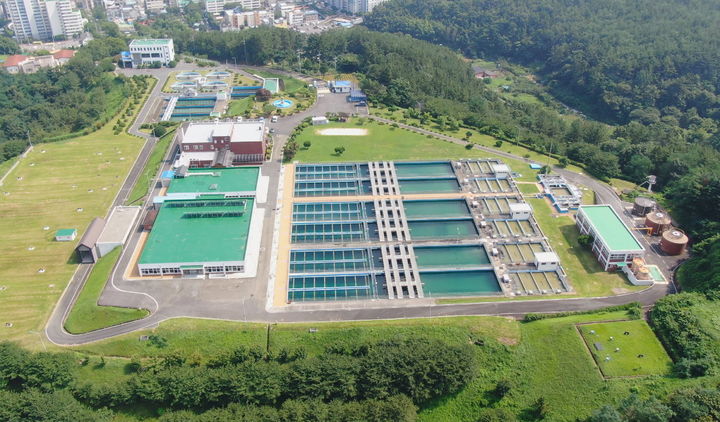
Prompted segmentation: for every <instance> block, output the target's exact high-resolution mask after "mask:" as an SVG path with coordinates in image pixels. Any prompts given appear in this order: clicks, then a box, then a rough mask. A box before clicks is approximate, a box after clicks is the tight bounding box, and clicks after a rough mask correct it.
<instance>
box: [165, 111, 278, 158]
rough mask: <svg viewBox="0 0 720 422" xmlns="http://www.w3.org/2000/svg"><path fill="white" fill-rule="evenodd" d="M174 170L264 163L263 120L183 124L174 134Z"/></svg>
mask: <svg viewBox="0 0 720 422" xmlns="http://www.w3.org/2000/svg"><path fill="white" fill-rule="evenodd" d="M177 142H178V144H179V145H180V151H181V154H180V158H179V159H178V160H177V161H176V162H175V167H180V166H182V165H185V166H187V167H190V168H197V167H232V166H238V165H243V164H257V163H261V162H263V161H264V160H265V147H266V144H265V121H264V120H246V121H241V122H239V121H215V122H195V123H189V124H186V125H184V126H183V127H182V128H181V129H180V130H179V131H178V134H177Z"/></svg>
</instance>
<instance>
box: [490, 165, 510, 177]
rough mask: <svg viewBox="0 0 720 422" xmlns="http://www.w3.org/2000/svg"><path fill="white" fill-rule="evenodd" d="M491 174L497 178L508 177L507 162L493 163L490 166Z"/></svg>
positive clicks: (508, 168)
mask: <svg viewBox="0 0 720 422" xmlns="http://www.w3.org/2000/svg"><path fill="white" fill-rule="evenodd" d="M491 168H492V172H493V174H495V177H496V178H498V179H507V178H508V177H510V167H508V165H507V164H499V163H498V164H493V165H492V166H491Z"/></svg>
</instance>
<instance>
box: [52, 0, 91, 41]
mask: <svg viewBox="0 0 720 422" xmlns="http://www.w3.org/2000/svg"><path fill="white" fill-rule="evenodd" d="M45 8H46V10H47V15H48V21H49V22H50V30H51V31H52V36H54V37H57V36H58V35H64V36H65V37H66V38H72V37H74V36H75V35H77V34H80V33H81V32H82V31H83V25H84V24H85V21H84V20H83V18H82V14H81V13H80V11H79V10H74V5H73V3H71V2H70V1H69V0H49V1H46V2H45Z"/></svg>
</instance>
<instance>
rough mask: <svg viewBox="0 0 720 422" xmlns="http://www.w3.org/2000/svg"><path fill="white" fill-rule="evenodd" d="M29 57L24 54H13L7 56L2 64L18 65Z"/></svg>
mask: <svg viewBox="0 0 720 422" xmlns="http://www.w3.org/2000/svg"><path fill="white" fill-rule="evenodd" d="M27 59H29V57H28V56H23V55H22V54H13V55H12V56H7V58H6V59H5V61H4V62H3V63H2V65H3V66H4V67H11V66H17V65H19V64H20V63H22V62H24V61H25V60H27Z"/></svg>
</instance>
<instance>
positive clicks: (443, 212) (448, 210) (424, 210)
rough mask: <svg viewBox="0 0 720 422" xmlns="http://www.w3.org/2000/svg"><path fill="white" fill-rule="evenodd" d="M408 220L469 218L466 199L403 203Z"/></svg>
mask: <svg viewBox="0 0 720 422" xmlns="http://www.w3.org/2000/svg"><path fill="white" fill-rule="evenodd" d="M403 206H404V207H405V215H406V216H407V218H410V219H412V218H440V217H444V218H452V217H469V216H470V210H469V209H468V206H467V203H466V202H465V200H464V199H448V200H428V201H403Z"/></svg>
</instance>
